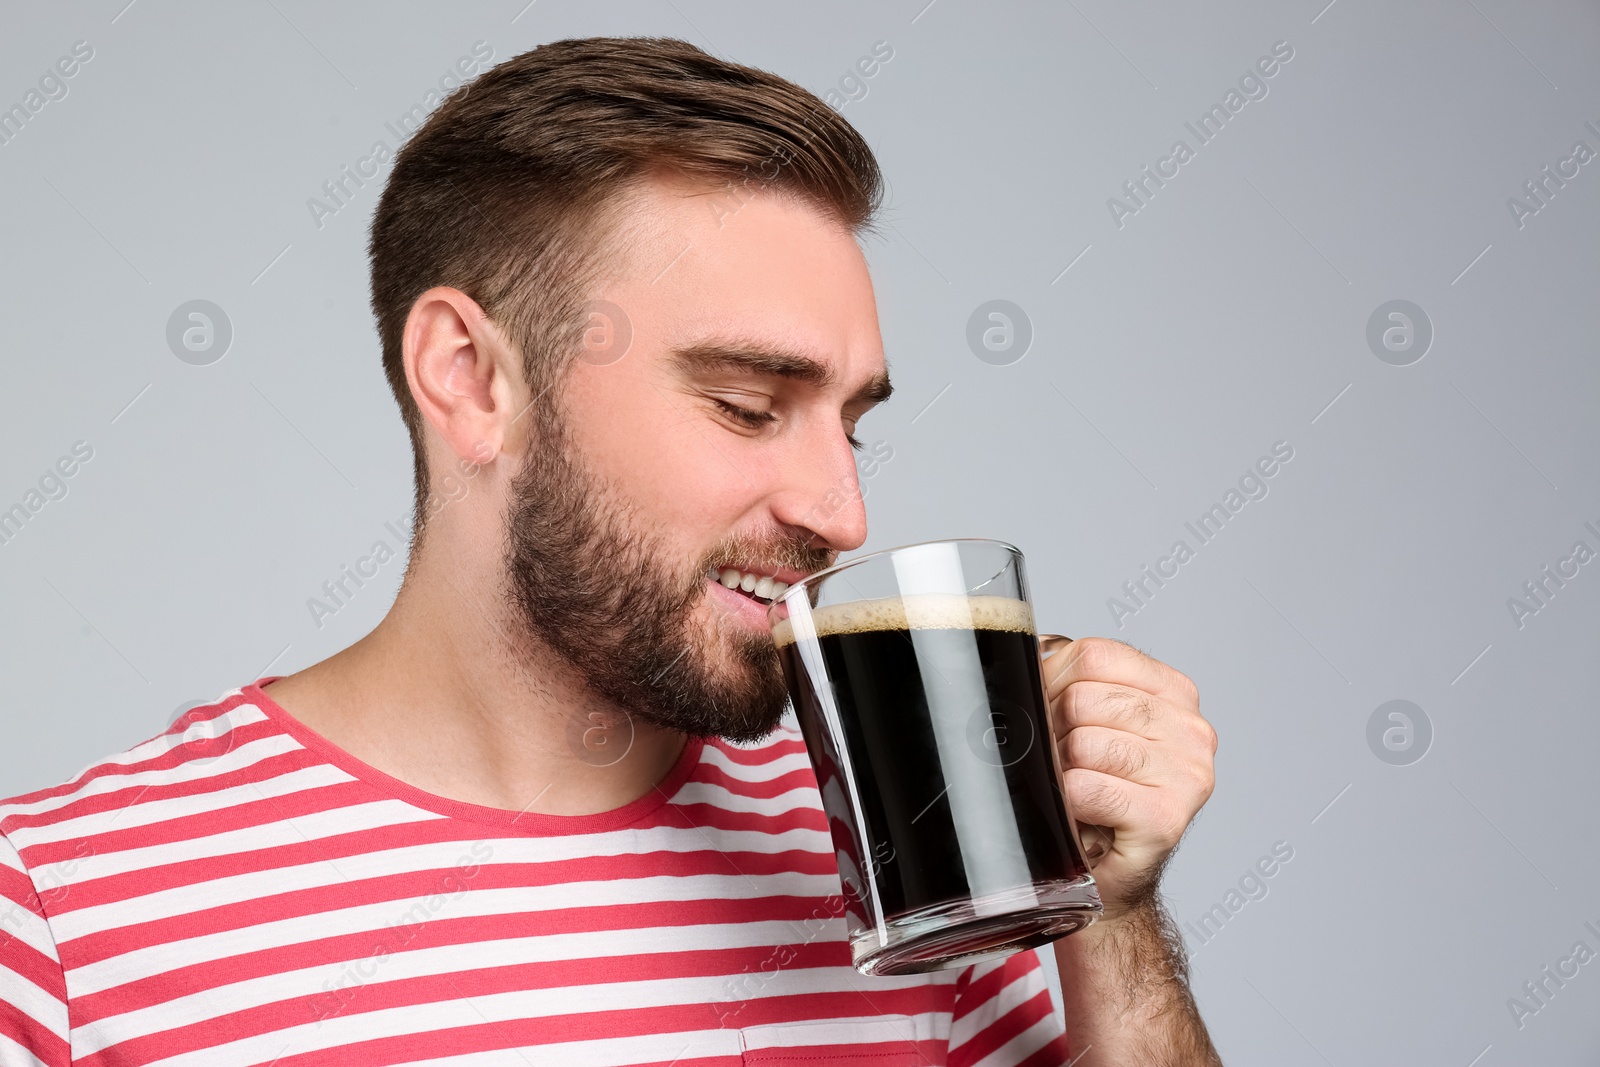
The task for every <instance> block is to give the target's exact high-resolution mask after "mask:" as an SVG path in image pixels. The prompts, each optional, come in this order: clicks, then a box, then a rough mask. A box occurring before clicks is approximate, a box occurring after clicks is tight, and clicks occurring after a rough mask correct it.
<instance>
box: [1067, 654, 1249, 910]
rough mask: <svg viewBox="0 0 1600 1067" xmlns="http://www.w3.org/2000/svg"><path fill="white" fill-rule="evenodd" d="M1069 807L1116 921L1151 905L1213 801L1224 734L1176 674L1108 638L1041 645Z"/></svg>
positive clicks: (1185, 680) (1103, 898)
mask: <svg viewBox="0 0 1600 1067" xmlns="http://www.w3.org/2000/svg"><path fill="white" fill-rule="evenodd" d="M1039 640H1040V644H1041V647H1042V648H1043V649H1044V650H1045V651H1050V650H1052V649H1054V650H1055V654H1054V655H1052V656H1050V657H1049V658H1048V659H1046V660H1045V661H1044V679H1045V692H1046V694H1047V695H1048V697H1049V705H1050V712H1051V714H1050V726H1051V732H1052V735H1053V739H1054V743H1055V745H1056V750H1057V752H1058V754H1059V755H1060V757H1061V766H1062V768H1063V769H1064V772H1065V773H1064V775H1063V780H1062V781H1063V789H1064V791H1065V792H1066V795H1067V806H1068V808H1070V809H1071V811H1072V814H1073V816H1074V817H1075V818H1076V819H1077V820H1078V821H1079V823H1080V824H1087V825H1085V826H1083V827H1082V836H1083V844H1084V848H1085V849H1087V850H1088V852H1089V860H1090V865H1091V866H1092V867H1093V869H1094V880H1095V882H1096V884H1098V886H1099V887H1100V899H1101V901H1102V902H1103V903H1104V904H1105V919H1106V920H1107V921H1114V920H1116V919H1119V918H1121V917H1122V916H1123V915H1125V914H1126V913H1127V912H1128V911H1129V910H1130V909H1132V908H1135V907H1138V906H1140V905H1144V904H1148V903H1151V902H1153V901H1154V899H1155V893H1156V885H1157V882H1158V881H1159V880H1160V878H1161V870H1162V868H1163V867H1164V866H1165V865H1166V862H1167V857H1168V856H1170V855H1171V854H1172V850H1173V849H1174V848H1176V847H1177V845H1178V840H1179V838H1181V837H1183V833H1184V831H1185V830H1186V829H1188V827H1189V823H1190V821H1191V820H1192V819H1193V818H1194V817H1195V814H1196V813H1197V812H1198V811H1199V810H1200V807H1201V805H1203V804H1204V803H1205V802H1206V800H1207V798H1209V797H1210V796H1211V787H1212V783H1213V775H1212V756H1213V755H1214V754H1215V753H1216V751H1217V734H1216V731H1215V730H1213V729H1212V728H1211V724H1210V723H1208V722H1206V720H1205V719H1204V718H1202V717H1201V715H1200V694H1199V693H1198V691H1196V689H1195V687H1194V683H1193V682H1191V681H1190V680H1189V679H1188V677H1187V676H1186V675H1184V674H1182V673H1180V672H1179V671H1176V670H1174V669H1173V668H1171V667H1169V666H1167V665H1166V664H1165V663H1162V662H1160V661H1159V660H1155V659H1151V658H1150V657H1149V656H1146V655H1145V654H1144V653H1143V652H1140V651H1139V650H1138V649H1136V648H1134V647H1132V646H1131V645H1126V644H1123V643H1122V642H1121V641H1113V640H1111V639H1110V638H1106V637H1085V638H1083V639H1082V640H1078V641H1072V640H1070V639H1069V638H1065V637H1055V636H1053V635H1048V634H1046V635H1042V636H1041V637H1040V639H1039Z"/></svg>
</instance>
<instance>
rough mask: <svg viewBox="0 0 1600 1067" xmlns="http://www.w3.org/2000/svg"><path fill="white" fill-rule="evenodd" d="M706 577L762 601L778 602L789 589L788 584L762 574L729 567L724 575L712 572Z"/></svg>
mask: <svg viewBox="0 0 1600 1067" xmlns="http://www.w3.org/2000/svg"><path fill="white" fill-rule="evenodd" d="M706 577H708V578H710V579H711V580H713V581H717V582H721V583H722V584H723V586H724V587H726V588H728V589H739V590H742V591H743V592H746V593H752V594H754V595H755V596H757V597H759V598H760V599H762V600H776V599H778V598H779V597H780V596H782V595H783V594H784V592H785V591H786V590H787V589H788V588H789V583H788V582H778V581H774V580H773V579H771V578H770V577H767V576H765V575H760V574H751V573H750V572H749V571H741V570H737V569H735V568H733V567H729V568H727V569H726V570H724V571H723V572H722V573H720V574H718V573H717V572H716V571H712V572H710V573H709V574H708V575H706Z"/></svg>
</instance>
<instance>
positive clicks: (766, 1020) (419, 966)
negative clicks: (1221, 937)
mask: <svg viewBox="0 0 1600 1067" xmlns="http://www.w3.org/2000/svg"><path fill="white" fill-rule="evenodd" d="M270 681H271V679H270V678H268V679H262V680H261V681H259V682H257V683H256V684H253V685H249V686H245V687H243V688H242V689H236V690H233V691H232V692H230V693H227V694H225V695H224V696H223V697H222V699H220V700H219V701H217V702H216V703H214V704H210V705H207V706H204V707H200V708H195V709H193V710H192V711H190V712H188V713H187V714H185V715H184V716H183V717H182V718H180V719H179V720H178V721H177V722H176V723H174V724H173V726H172V728H171V729H169V730H168V731H167V732H166V733H164V734H162V735H160V736H159V737H156V738H153V739H151V740H149V741H146V742H144V743H143V744H141V745H138V746H137V747H135V748H133V749H131V750H129V751H127V752H124V753H122V754H120V755H117V756H113V757H111V758H109V759H106V760H104V761H102V762H100V763H98V764H96V765H94V766H92V767H90V768H89V769H88V770H86V771H84V772H83V773H82V774H80V775H78V777H76V778H75V779H73V780H72V781H71V782H69V783H67V784H65V785H62V786H58V787H55V788H52V789H45V790H41V791H39V792H36V793H30V794H27V795H25V796H20V797H16V798H14V799H11V800H9V801H4V802H0V1067H22V1065H29V1067H34V1065H38V1064H45V1065H49V1067H66V1065H68V1064H74V1065H82V1067H123V1065H133V1064H163V1065H170V1067H191V1065H193V1067H228V1065H234V1064H271V1065H273V1067H304V1065H309V1064H339V1065H341V1067H364V1065H369V1064H371V1065H377V1064H435V1065H445V1064H459V1065H468V1064H470V1065H472V1067H501V1065H504V1067H528V1065H530V1064H532V1065H539V1067H543V1065H545V1064H552V1065H562V1067H568V1065H572V1067H584V1065H594V1067H600V1065H611V1064H655V1065H658V1067H668V1065H671V1067H712V1065H715V1067H733V1065H737V1064H766V1065H769V1067H779V1065H784V1064H791V1065H794V1064H802V1063H803V1064H807V1065H808V1067H821V1065H825V1064H834V1065H852V1064H871V1065H873V1067H896V1065H899V1064H950V1065H974V1064H983V1065H996V1067H998V1065H1000V1064H1007V1065H1018V1064H1028V1065H1043V1064H1051V1065H1060V1064H1064V1063H1066V1062H1067V1061H1068V1060H1069V1058H1070V1054H1069V1052H1068V1049H1067V1043H1066V1038H1065V1036H1064V1034H1063V1033H1062V1025H1061V1020H1060V1017H1059V1016H1058V1015H1057V1014H1056V1012H1055V1009H1054V1007H1053V1005H1052V1002H1051V998H1050V992H1049V989H1048V987H1047V984H1046V980H1045V977H1044V974H1043V971H1042V969H1041V966H1040V961H1039V958H1038V956H1037V954H1036V953H1035V952H1034V951H1031V950H1030V951H1024V952H1021V953H1018V954H1016V955H1013V956H1011V957H1009V958H1007V959H1005V960H1003V961H999V962H991V963H981V964H974V965H971V966H968V967H965V968H960V969H951V970H945V971H936V972H933V973H931V974H926V975H912V976H905V977H898V978H868V977H864V976H862V975H860V974H858V973H857V972H856V971H855V969H854V968H853V967H852V966H851V964H850V950H849V945H848V943H847V941H846V934H845V926H844V919H843V918H842V917H841V916H842V915H843V896H842V894H841V888H842V887H841V882H840V878H839V870H838V866H837V864H836V861H835V858H834V850H833V844H832V839H831V837H830V835H829V833H828V824H827V820H826V816H825V815H824V813H823V807H822V803H821V800H820V798H819V795H818V792H817V784H816V778H815V776H814V774H813V773H812V770H811V766H810V763H809V762H808V760H807V758H806V754H805V746H804V742H803V740H802V739H801V737H800V734H799V732H798V731H797V730H795V729H794V728H793V727H791V726H788V725H785V726H781V727H780V728H779V729H777V730H776V731H774V732H773V733H772V734H771V735H769V736H768V737H767V738H765V739H763V740H762V741H760V742H758V743H756V744H753V745H734V744H729V743H727V742H724V741H720V740H710V741H698V740H691V741H690V743H689V744H688V745H687V746H686V747H685V748H684V751H683V755H682V757H681V758H680V759H679V760H678V762H677V764H676V765H675V766H674V767H673V769H672V771H671V773H670V774H669V775H668V776H667V777H666V778H665V779H664V780H663V781H662V782H661V783H660V784H659V785H658V786H657V787H656V788H654V789H652V790H651V791H650V792H649V793H647V794H645V795H644V796H642V797H640V798H639V799H638V800H635V801H634V802H632V803H630V804H627V805H625V806H624V807H621V808H617V809H615V810H613V811H608V812H603V813H601V814H597V815H587V816H555V815H540V814H528V813H517V812H513V811H505V810H501V809H498V808H489V807H483V806H479V805H475V804H466V803H462V802H459V801H454V800H449V799H446V798H444V797H439V796H435V795H432V794H429V793H425V792H423V791H421V790H419V789H416V788H413V787H411V786H408V785H406V784H405V783H404V782H401V781H399V780H397V779H395V778H392V777H390V776H388V775H386V774H383V773H382V772H380V771H378V770H376V769H374V768H372V767H370V766H367V765H366V764H364V763H362V762H361V761H359V760H357V759H355V758H354V757H352V756H351V755H350V754H348V753H346V752H344V751H343V750H341V749H339V748H338V747H336V746H335V745H333V744H332V743H330V742H329V741H327V740H326V739H324V738H323V737H321V736H320V735H318V734H316V733H314V732H312V731H311V730H309V729H307V728H306V727H305V726H303V725H302V724H300V723H299V722H298V721H297V720H295V719H294V718H292V717H291V716H290V715H289V714H288V713H287V712H285V711H284V710H283V709H282V708H280V707H279V706H278V705H277V704H276V703H275V702H274V701H273V700H272V699H271V698H270V697H269V696H268V695H267V694H266V693H264V692H263V691H262V690H261V688H260V687H261V685H262V684H264V683H267V682H270Z"/></svg>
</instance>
